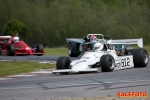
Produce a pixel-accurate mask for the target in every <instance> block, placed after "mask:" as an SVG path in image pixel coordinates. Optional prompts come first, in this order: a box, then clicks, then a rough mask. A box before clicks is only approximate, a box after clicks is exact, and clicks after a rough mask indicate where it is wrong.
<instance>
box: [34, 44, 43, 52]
mask: <svg viewBox="0 0 150 100" xmlns="http://www.w3.org/2000/svg"><path fill="white" fill-rule="evenodd" d="M36 48H37V52H41V51H42V50H43V48H44V47H43V45H42V44H37V45H36Z"/></svg>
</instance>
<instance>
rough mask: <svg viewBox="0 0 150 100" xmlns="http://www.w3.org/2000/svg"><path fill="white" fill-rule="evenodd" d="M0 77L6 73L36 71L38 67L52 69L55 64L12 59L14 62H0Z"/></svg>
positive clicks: (6, 74)
mask: <svg viewBox="0 0 150 100" xmlns="http://www.w3.org/2000/svg"><path fill="white" fill-rule="evenodd" d="M0 65H1V66H0V77H2V76H8V75H14V74H15V75H16V74H21V73H27V72H32V71H38V70H40V69H52V68H55V64H48V63H47V64H40V63H38V62H29V61H17V62H16V61H14V62H9V61H5V62H0Z"/></svg>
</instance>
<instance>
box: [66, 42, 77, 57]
mask: <svg viewBox="0 0 150 100" xmlns="http://www.w3.org/2000/svg"><path fill="white" fill-rule="evenodd" d="M68 55H69V56H70V57H78V56H79V54H78V52H73V48H72V44H71V43H69V44H68Z"/></svg>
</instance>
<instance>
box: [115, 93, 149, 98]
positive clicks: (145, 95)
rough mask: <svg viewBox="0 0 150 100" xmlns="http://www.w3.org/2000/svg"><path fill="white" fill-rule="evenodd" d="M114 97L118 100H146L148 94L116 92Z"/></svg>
mask: <svg viewBox="0 0 150 100" xmlns="http://www.w3.org/2000/svg"><path fill="white" fill-rule="evenodd" d="M116 96H117V97H119V98H137V97H144V98H146V97H147V96H148V94H147V93H146V92H117V93H116Z"/></svg>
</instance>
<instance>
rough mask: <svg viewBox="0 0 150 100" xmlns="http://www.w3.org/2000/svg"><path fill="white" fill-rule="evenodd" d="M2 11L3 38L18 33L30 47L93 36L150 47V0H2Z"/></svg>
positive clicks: (0, 30) (0, 17) (0, 1)
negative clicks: (139, 41)
mask: <svg viewBox="0 0 150 100" xmlns="http://www.w3.org/2000/svg"><path fill="white" fill-rule="evenodd" d="M0 8H1V9H0V35H9V34H10V33H13V32H14V33H15V32H16V33H17V32H18V34H20V36H21V37H22V39H25V40H26V41H28V44H30V45H33V44H37V43H42V44H44V46H45V47H58V46H65V45H66V40H65V39H66V38H82V37H85V36H86V35H87V34H92V33H93V34H104V35H107V36H110V38H111V39H125V38H143V40H144V44H150V28H149V26H150V1H149V0H0ZM14 20H15V21H16V22H17V23H18V25H19V26H20V27H19V28H16V27H14V26H15V25H16V24H15V23H14V24H10V22H12V23H13V21H14ZM16 26H17V25H16ZM12 27H13V28H12ZM21 27H23V28H21ZM18 30H19V31H18ZM26 35H27V36H26Z"/></svg>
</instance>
